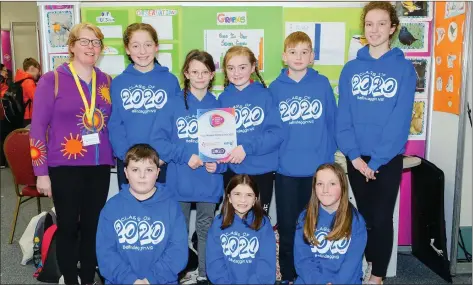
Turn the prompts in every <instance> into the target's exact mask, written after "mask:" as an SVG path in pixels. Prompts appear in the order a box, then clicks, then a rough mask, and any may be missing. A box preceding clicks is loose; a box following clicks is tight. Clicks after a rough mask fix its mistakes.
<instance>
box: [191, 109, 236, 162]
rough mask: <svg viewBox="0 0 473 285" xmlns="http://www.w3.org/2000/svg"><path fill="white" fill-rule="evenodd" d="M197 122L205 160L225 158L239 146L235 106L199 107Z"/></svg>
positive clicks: (200, 150)
mask: <svg viewBox="0 0 473 285" xmlns="http://www.w3.org/2000/svg"><path fill="white" fill-rule="evenodd" d="M197 124H198V130H199V131H198V133H197V138H198V142H199V157H200V159H201V160H202V161H203V162H216V161H220V160H224V159H225V158H227V157H228V156H229V154H230V152H231V151H232V150H233V149H234V148H235V147H236V146H237V137H236V122H235V109H234V108H215V109H198V110H197Z"/></svg>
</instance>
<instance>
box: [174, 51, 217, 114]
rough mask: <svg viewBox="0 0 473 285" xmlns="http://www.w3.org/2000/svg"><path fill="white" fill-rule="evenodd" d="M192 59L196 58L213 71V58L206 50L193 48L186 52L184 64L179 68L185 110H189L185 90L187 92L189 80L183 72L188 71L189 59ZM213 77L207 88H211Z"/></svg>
mask: <svg viewBox="0 0 473 285" xmlns="http://www.w3.org/2000/svg"><path fill="white" fill-rule="evenodd" d="M193 60H197V61H199V62H201V63H203V64H204V65H205V67H207V69H208V70H209V71H210V72H215V63H214V60H213V58H212V56H211V55H210V54H209V53H208V52H206V51H200V50H198V49H193V50H191V51H190V52H189V53H188V54H187V56H186V60H185V61H184V65H183V66H182V69H181V75H182V79H183V81H184V103H185V105H186V110H189V105H187V92H189V85H190V80H189V79H187V77H186V74H185V73H186V72H188V71H189V65H190V63H191V61H193ZM214 79H215V77H213V78H212V79H211V80H210V82H209V86H207V90H210V89H212V84H213V82H214Z"/></svg>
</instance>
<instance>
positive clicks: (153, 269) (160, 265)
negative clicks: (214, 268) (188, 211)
mask: <svg viewBox="0 0 473 285" xmlns="http://www.w3.org/2000/svg"><path fill="white" fill-rule="evenodd" d="M124 166H125V168H124V171H125V175H126V177H127V179H128V181H129V182H130V184H124V185H123V188H122V191H120V192H119V193H118V194H117V195H115V196H114V197H112V198H110V200H109V201H108V202H107V203H106V205H105V207H104V208H103V210H102V212H101V214H100V220H99V225H98V230H97V260H98V264H99V270H100V274H101V275H102V276H103V277H104V278H105V284H177V281H178V280H177V275H178V273H179V272H180V271H181V270H183V269H184V268H185V267H186V264H187V258H188V250H187V234H186V233H187V231H186V224H185V221H184V215H183V214H182V211H181V209H180V207H179V204H178V203H177V201H176V200H175V199H174V189H170V188H169V187H168V185H167V184H166V185H164V184H162V183H157V182H156V180H157V179H158V176H159V155H158V153H157V152H156V151H155V150H154V149H153V148H152V147H151V146H150V145H148V144H136V145H134V146H132V147H131V148H130V150H128V152H127V153H126V154H125V160H124Z"/></svg>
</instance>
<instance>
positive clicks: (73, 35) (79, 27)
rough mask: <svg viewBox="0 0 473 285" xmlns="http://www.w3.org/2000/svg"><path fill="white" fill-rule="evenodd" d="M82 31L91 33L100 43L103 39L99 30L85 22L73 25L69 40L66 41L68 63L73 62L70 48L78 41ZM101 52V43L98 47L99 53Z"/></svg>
mask: <svg viewBox="0 0 473 285" xmlns="http://www.w3.org/2000/svg"><path fill="white" fill-rule="evenodd" d="M84 29H87V30H90V31H92V32H93V33H94V34H95V36H96V37H97V38H98V39H99V40H100V41H101V42H102V41H103V38H104V36H103V33H102V31H101V30H100V29H99V27H97V26H96V25H94V24H91V23H86V22H84V23H79V24H76V25H74V26H73V27H72V29H71V31H70V32H69V38H68V39H67V47H68V52H69V61H72V60H74V53H73V52H72V50H71V48H72V47H73V46H74V44H75V43H76V41H78V40H79V33H80V31H82V30H84ZM102 50H103V42H102V44H101V46H100V51H102Z"/></svg>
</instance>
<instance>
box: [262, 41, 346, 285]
mask: <svg viewBox="0 0 473 285" xmlns="http://www.w3.org/2000/svg"><path fill="white" fill-rule="evenodd" d="M313 59H314V53H313V50H312V42H311V40H310V38H309V36H308V35H307V34H305V33H303V32H294V33H292V34H290V35H289V36H288V37H287V38H286V40H285V41H284V53H283V60H284V62H285V63H286V64H287V66H288V68H285V69H283V70H282V71H281V74H280V75H279V77H278V78H277V79H276V80H275V81H274V82H272V83H271V85H270V86H269V89H270V91H271V93H272V95H273V98H274V101H276V103H277V104H278V105H279V112H280V116H281V120H282V127H283V131H284V141H283V143H282V144H281V146H280V148H279V166H278V170H277V173H276V183H275V188H276V189H275V190H276V212H277V216H278V231H279V239H280V245H279V264H280V267H281V275H282V280H284V281H292V280H294V278H295V274H296V272H295V270H294V255H293V245H294V233H295V230H296V221H297V218H298V216H299V214H300V213H301V211H302V210H303V209H304V207H305V206H306V205H307V202H309V199H310V195H311V191H312V177H313V176H314V173H315V171H316V169H317V167H319V165H321V164H323V163H330V162H333V161H334V159H335V158H334V155H335V151H336V149H337V148H336V144H335V113H336V109H337V106H336V103H335V97H334V95H333V91H332V87H331V86H330V83H329V81H328V79H327V77H325V76H323V75H320V74H319V73H318V72H317V71H315V70H314V69H312V68H309V65H310V64H311V63H312V62H313Z"/></svg>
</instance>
